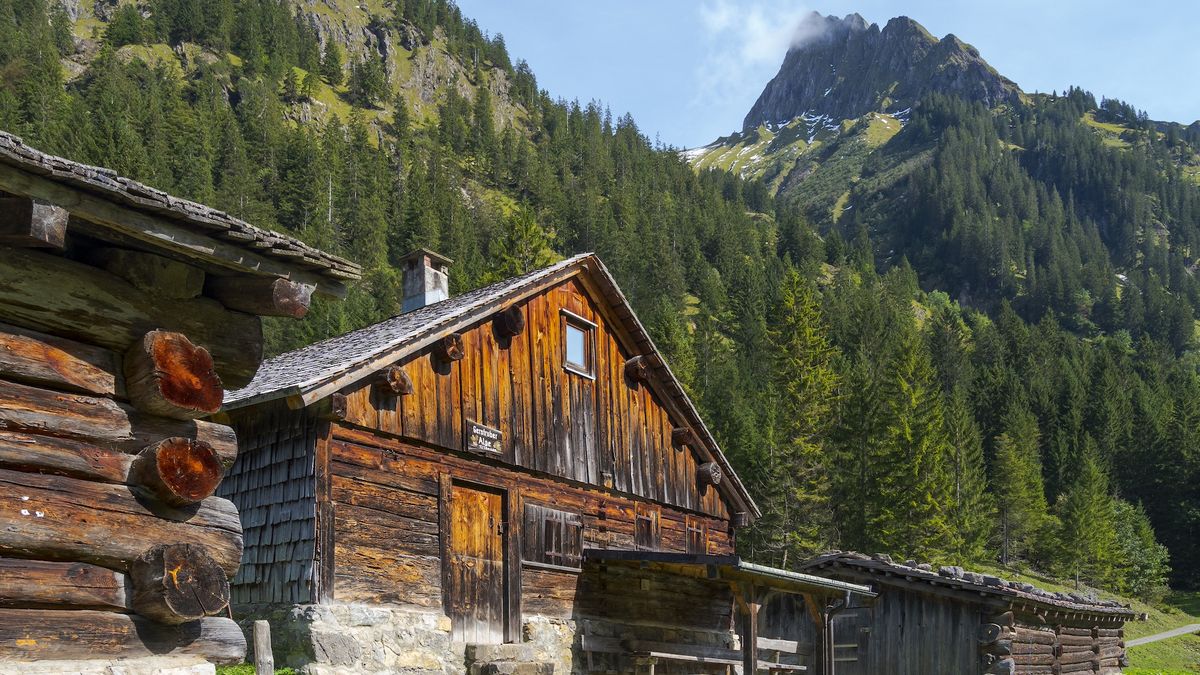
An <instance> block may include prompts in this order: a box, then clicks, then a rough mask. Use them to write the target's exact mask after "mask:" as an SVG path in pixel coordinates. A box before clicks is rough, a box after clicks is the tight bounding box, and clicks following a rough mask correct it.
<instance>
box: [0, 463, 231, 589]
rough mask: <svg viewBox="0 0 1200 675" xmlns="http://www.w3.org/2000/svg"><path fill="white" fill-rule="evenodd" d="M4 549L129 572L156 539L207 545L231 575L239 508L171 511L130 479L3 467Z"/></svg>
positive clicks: (213, 504)
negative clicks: (113, 481)
mask: <svg viewBox="0 0 1200 675" xmlns="http://www.w3.org/2000/svg"><path fill="white" fill-rule="evenodd" d="M0 507H2V508H0V555H4V556H8V557H18V558H34V559H38V560H71V561H81V562H88V563H94V564H96V565H101V566H104V567H108V568H110V569H114V570H121V571H128V570H129V568H130V566H131V565H132V563H133V561H134V560H135V559H137V557H138V556H140V555H142V554H143V553H145V551H146V549H147V548H149V546H148V545H147V543H148V542H153V543H164V544H171V543H191V544H195V545H198V546H203V547H204V548H205V550H206V551H207V552H208V553H209V555H211V556H212V557H213V559H214V560H216V561H217V563H218V564H219V565H220V566H221V567H222V569H224V570H225V573H226V575H227V576H229V577H232V576H233V574H234V572H236V571H237V568H238V564H239V562H240V561H241V556H242V525H241V522H240V521H239V520H238V514H237V508H236V507H234V505H233V504H232V503H230V502H229V501H227V500H225V499H220V498H218V497H210V498H209V499H206V500H204V502H202V503H201V504H199V505H195V506H192V507H188V508H186V509H173V508H170V507H167V506H164V505H156V504H153V503H150V502H147V501H146V500H144V499H139V498H138V497H137V495H135V494H134V493H133V492H132V491H130V489H129V488H128V487H126V486H124V485H107V484H103V483H93V482H90V481H84V480H79V479H76V478H67V477H63V476H46V475H40V474H31V473H22V472H18V471H9V470H6V469H0Z"/></svg>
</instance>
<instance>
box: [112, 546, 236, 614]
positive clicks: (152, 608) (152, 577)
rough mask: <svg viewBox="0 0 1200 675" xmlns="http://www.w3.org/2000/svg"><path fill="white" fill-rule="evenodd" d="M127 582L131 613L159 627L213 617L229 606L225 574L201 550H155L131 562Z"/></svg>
mask: <svg viewBox="0 0 1200 675" xmlns="http://www.w3.org/2000/svg"><path fill="white" fill-rule="evenodd" d="M129 578H130V580H131V581H132V584H133V609H134V611H135V612H137V613H138V614H140V615H142V616H144V617H147V618H150V619H154V620H155V621H157V622H159V623H165V624H180V623H187V622H188V621H194V620H196V619H202V618H204V617H206V616H216V615H218V614H220V613H221V612H223V611H224V610H225V608H226V607H228V606H229V581H228V580H227V579H226V578H225V571H224V570H223V569H221V566H220V565H218V564H217V562H216V561H215V560H213V559H212V557H210V556H209V555H208V553H207V552H205V550H204V548H203V547H201V546H196V545H193V544H159V545H157V546H154V547H153V548H151V549H150V550H149V551H146V552H145V553H143V554H142V555H140V556H138V558H137V560H134V561H133V567H132V569H131V570H130V572H129Z"/></svg>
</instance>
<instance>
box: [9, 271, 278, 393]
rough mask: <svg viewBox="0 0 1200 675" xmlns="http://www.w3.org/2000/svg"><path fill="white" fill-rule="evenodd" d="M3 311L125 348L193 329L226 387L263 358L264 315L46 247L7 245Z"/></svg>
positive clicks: (15, 319) (245, 377)
mask: <svg viewBox="0 0 1200 675" xmlns="http://www.w3.org/2000/svg"><path fill="white" fill-rule="evenodd" d="M0 316H3V317H4V318H5V320H6V321H7V322H8V323H13V324H17V325H21V326H25V327H26V328H32V329H35V330H39V331H43V332H48V333H54V334H55V335H62V336H64V337H69V338H73V339H77V340H80V341H83V342H87V343H90V344H96V345H100V346H103V347H107V348H109V349H113V350H116V351H118V352H120V353H122V354H123V353H124V352H125V351H126V350H127V349H128V348H129V346H130V345H132V344H133V343H134V342H136V341H137V340H139V339H141V338H142V336H143V335H145V334H146V333H147V332H149V331H151V330H155V329H163V330H170V331H175V332H179V333H182V334H184V335H186V336H187V337H188V338H189V339H190V340H192V341H193V342H194V343H196V344H197V345H200V346H202V347H205V348H206V349H208V351H209V352H210V353H211V354H212V357H213V361H214V362H215V364H216V370H217V373H218V374H219V375H220V376H221V380H222V381H223V382H224V384H225V386H226V387H230V388H233V387H240V386H243V385H245V384H247V383H248V382H249V381H250V379H251V378H252V377H253V376H254V373H255V372H257V370H258V366H259V364H260V363H261V362H262V354H263V335H262V321H261V320H260V319H259V318H258V317H256V316H252V315H249V314H244V313H241V312H234V311H231V310H228V309H226V308H225V307H223V306H222V305H221V304H220V303H218V302H216V301H215V300H210V299H207V298H195V299H192V300H177V301H174V302H169V303H167V302H163V301H162V300H160V299H158V298H155V297H154V296H151V295H149V294H147V293H145V292H144V291H140V290H138V289H137V288H135V287H133V286H132V285H130V284H128V283H126V282H125V281H124V280H123V279H120V278H119V277H116V276H114V275H112V274H109V273H108V272H105V271H104V270H101V269H99V268H96V267H92V266H91V265H85V264H83V263H80V262H76V261H74V260H68V259H66V258H63V257H60V256H54V255H50V254H47V253H44V252H41V251H35V250H29V249H16V248H2V247H0Z"/></svg>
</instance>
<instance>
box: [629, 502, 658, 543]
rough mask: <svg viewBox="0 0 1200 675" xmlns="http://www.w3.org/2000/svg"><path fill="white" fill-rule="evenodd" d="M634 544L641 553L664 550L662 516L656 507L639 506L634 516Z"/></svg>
mask: <svg viewBox="0 0 1200 675" xmlns="http://www.w3.org/2000/svg"><path fill="white" fill-rule="evenodd" d="M633 536H634V544H635V545H636V546H637V549H638V550H639V551H657V550H659V549H660V548H662V525H661V514H660V513H659V510H658V509H657V508H656V507H653V506H650V505H649V504H638V505H637V509H636V511H635V516H634V529H633Z"/></svg>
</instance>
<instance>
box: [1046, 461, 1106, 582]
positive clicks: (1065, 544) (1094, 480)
mask: <svg viewBox="0 0 1200 675" xmlns="http://www.w3.org/2000/svg"><path fill="white" fill-rule="evenodd" d="M1057 511H1058V517H1059V519H1060V521H1061V522H1062V529H1061V530H1060V533H1059V535H1058V543H1059V547H1060V548H1059V551H1058V555H1057V556H1056V557H1057V558H1058V559H1057V560H1056V561H1055V562H1056V565H1055V567H1057V568H1058V570H1059V571H1060V573H1061V574H1062V575H1063V576H1067V577H1072V578H1074V579H1075V581H1076V586H1078V583H1079V581H1080V580H1084V581H1088V582H1091V583H1103V582H1107V581H1110V580H1111V578H1112V571H1113V565H1114V563H1115V562H1116V560H1115V556H1116V553H1117V537H1116V530H1115V529H1114V522H1113V521H1114V516H1115V513H1114V510H1113V500H1112V497H1111V496H1110V495H1109V493H1108V476H1107V475H1105V473H1104V470H1103V469H1102V468H1101V467H1100V463H1099V460H1098V459H1097V457H1096V448H1095V444H1094V443H1092V442H1091V439H1090V438H1089V439H1088V442H1087V445H1086V447H1085V448H1084V451H1083V453H1082V456H1081V458H1080V461H1079V462H1078V464H1077V467H1076V471H1075V481H1074V483H1072V484H1071V486H1070V487H1069V488H1068V489H1067V492H1066V494H1064V495H1063V496H1062V497H1061V498H1060V500H1059V503H1058V504H1057Z"/></svg>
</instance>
